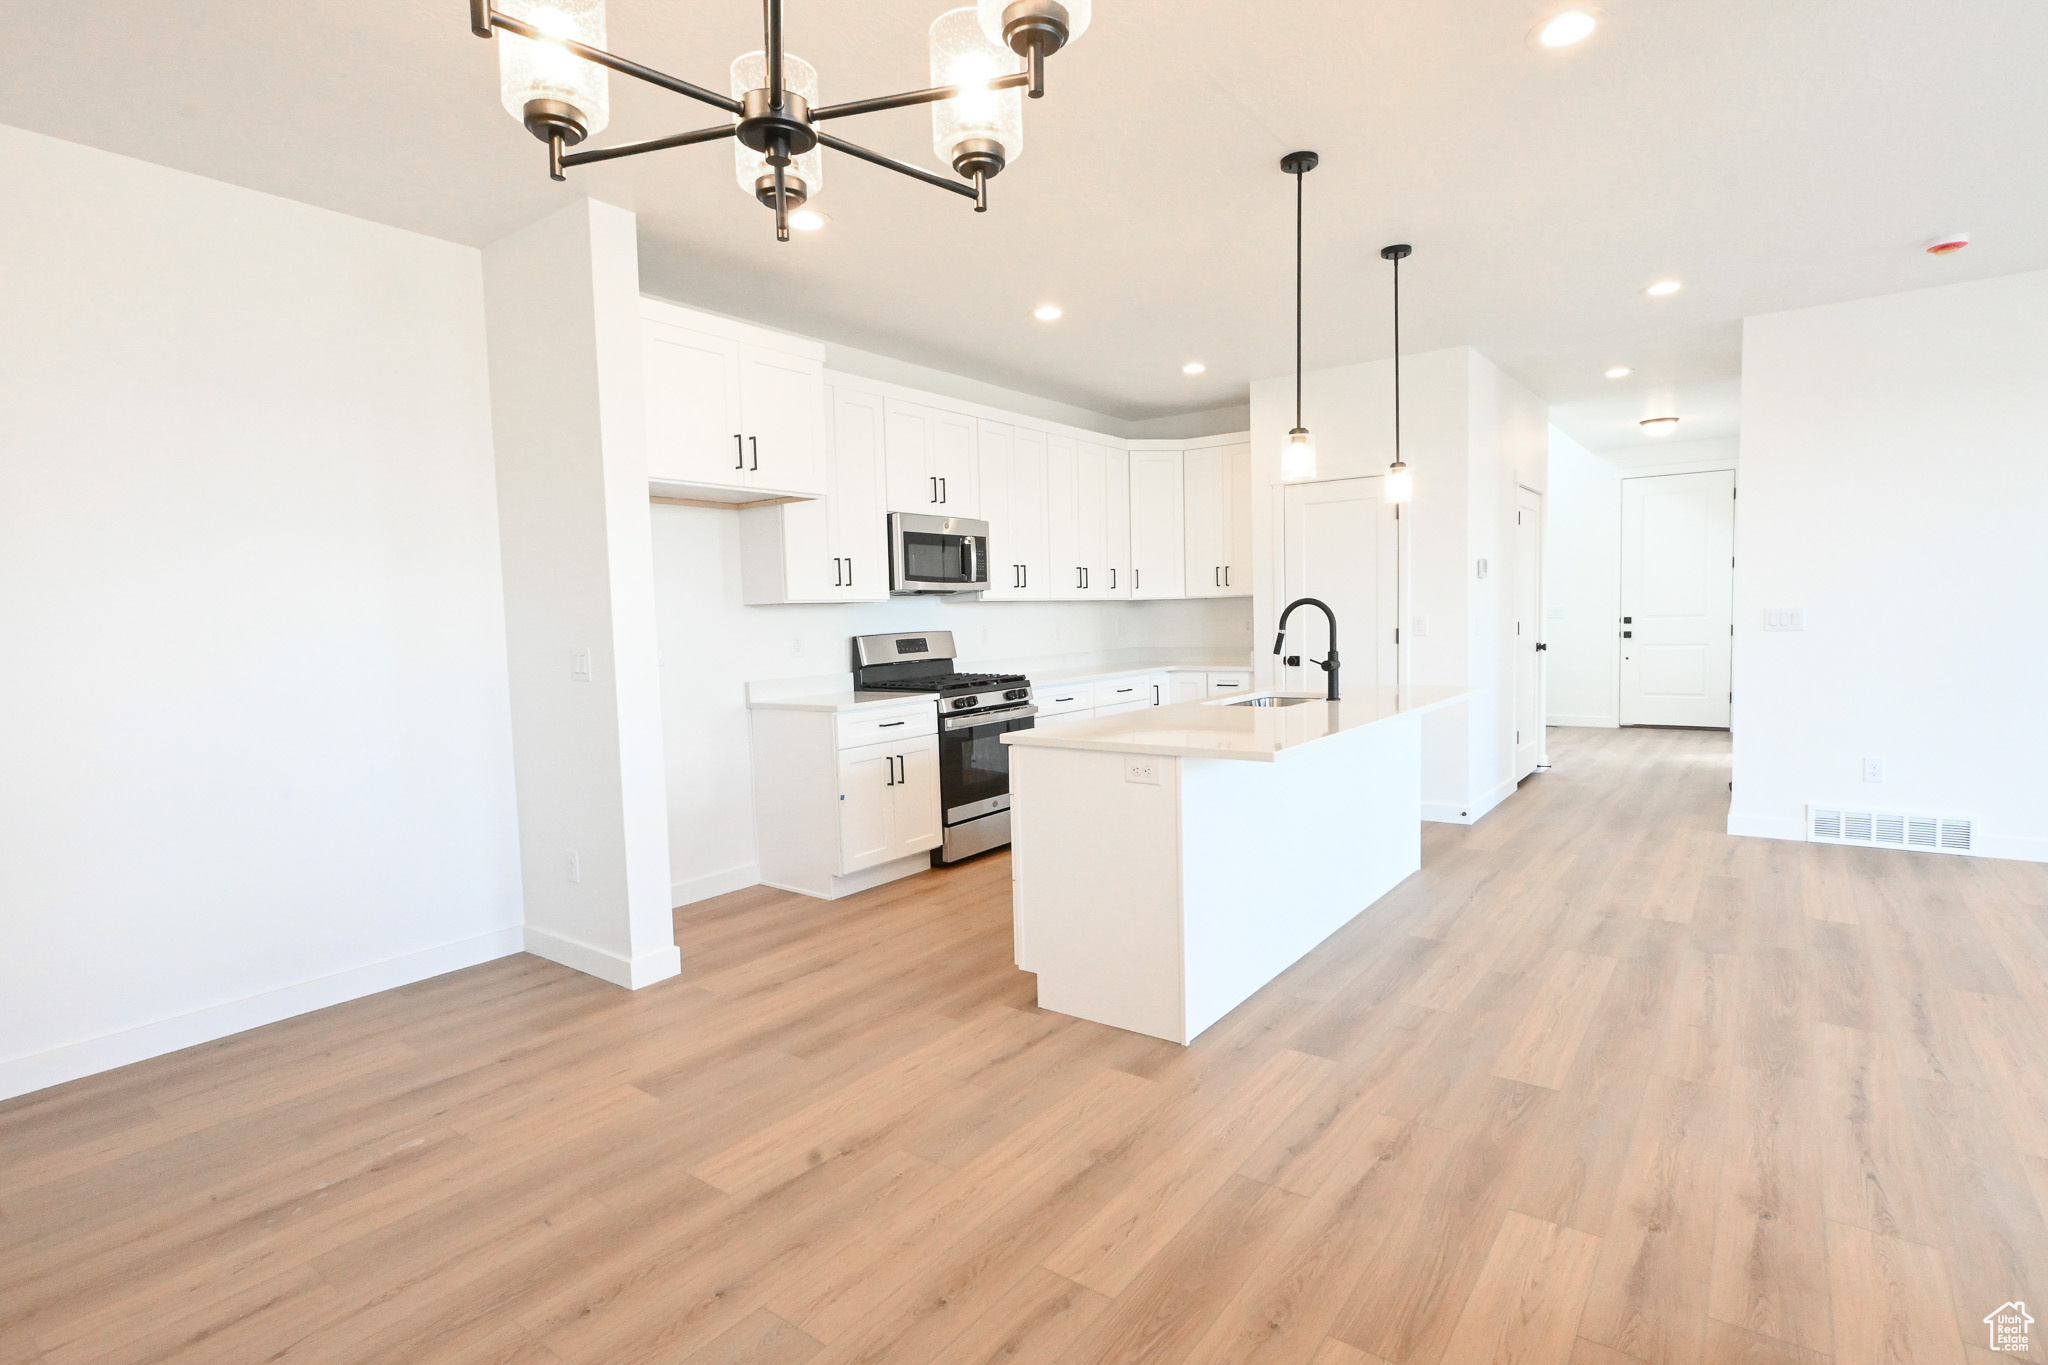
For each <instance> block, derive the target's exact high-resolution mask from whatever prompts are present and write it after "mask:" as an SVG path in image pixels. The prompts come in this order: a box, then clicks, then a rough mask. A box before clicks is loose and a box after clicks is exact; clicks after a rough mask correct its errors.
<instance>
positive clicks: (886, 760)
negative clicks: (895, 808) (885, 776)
mask: <svg viewBox="0 0 2048 1365" xmlns="http://www.w3.org/2000/svg"><path fill="white" fill-rule="evenodd" d="M882 766H883V767H885V768H887V769H888V770H889V780H888V782H886V783H885V784H883V785H885V786H890V787H893V786H895V785H896V760H895V759H893V758H891V757H889V755H887V754H883V755H882Z"/></svg>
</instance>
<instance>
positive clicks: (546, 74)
mask: <svg viewBox="0 0 2048 1365" xmlns="http://www.w3.org/2000/svg"><path fill="white" fill-rule="evenodd" d="M783 3H784V0H764V3H763V5H762V21H763V22H762V30H763V33H762V38H763V41H762V45H761V50H760V51H758V52H750V53H746V54H745V55H743V56H741V57H740V58H738V59H737V60H736V61H734V62H733V64H732V68H731V72H730V80H729V81H728V84H727V88H728V89H729V90H730V91H731V94H729V95H726V94H720V93H719V92H718V91H716V90H713V89H710V88H708V87H705V86H701V85H697V84H694V83H693V82H690V81H687V80H684V79H682V78H681V77H680V76H671V75H669V74H668V73H666V72H662V71H657V70H655V69H654V68H653V67H650V66H644V65H642V64H641V63H639V62H635V61H631V60H629V59H627V58H625V57H621V56H619V55H617V54H616V53H612V52H608V51H606V50H605V48H604V41H605V19H604V0H502V8H501V7H500V3H499V0H469V29H470V32H472V33H474V34H475V35H476V36H477V37H479V38H497V39H498V41H499V43H500V44H501V46H500V48H499V53H498V65H499V97H500V99H501V100H502V101H503V102H504V105H505V108H506V110H507V112H509V113H510V114H511V115H512V116H513V117H514V118H516V119H518V120H519V122H520V123H521V124H522V125H524V126H525V128H526V130H527V131H528V132H530V133H532V134H533V135H534V136H535V137H537V138H539V139H540V140H541V141H542V142H544V143H546V144H547V149H548V174H549V175H550V176H552V177H553V178H554V179H556V180H566V179H567V178H568V172H569V171H570V170H571V169H572V168H574V167H577V166H585V165H589V164H591V163H593V162H598V161H614V160H617V159H618V158H620V157H628V156H640V155H642V154H644V153H647V152H659V151H666V150H669V149H670V148H674V147H688V146H692V145H694V144H696V143H699V142H721V141H724V140H725V139H726V138H732V139H734V140H735V144H736V145H735V148H734V152H733V170H734V175H735V177H736V178H737V179H738V181H739V184H740V188H741V189H743V190H745V191H746V192H747V193H748V194H749V195H750V196H752V197H753V198H755V199H757V200H759V201H760V202H761V203H763V204H765V205H767V206H768V207H769V208H770V209H772V210H774V213H775V235H776V237H777V239H778V240H781V241H785V242H786V241H788V240H789V214H790V210H792V209H794V208H796V207H797V206H798V205H800V204H803V203H805V202H806V201H808V200H810V199H812V198H814V197H815V196H816V195H817V193H818V191H819V190H820V189H821V188H823V186H824V183H825V160H824V151H825V150H827V149H829V150H831V151H835V152H840V153H843V154H844V155H847V156H850V157H853V158H855V159H856V160H860V161H865V162H867V163H869V164H870V165H874V166H880V167H882V168H883V169H884V170H890V171H894V172H896V173H897V174H899V175H904V176H908V177H910V178H911V179H913V180H922V181H923V182H924V183H925V184H927V185H931V186H934V187H936V188H938V189H942V190H946V191H949V192H951V193H953V194H957V195H961V196H963V197H965V198H968V199H971V200H973V201H974V211H975V212H976V213H985V212H987V211H988V182H989V181H990V179H992V178H993V177H994V176H995V175H996V174H998V173H999V172H1000V171H1001V170H1002V169H1003V167H1004V166H1005V165H1007V164H1008V163H1009V162H1011V161H1013V160H1015V159H1016V158H1017V156H1018V155H1019V154H1020V153H1022V151H1023V150H1024V95H1025V94H1029V95H1030V96H1031V98H1033V99H1037V98H1039V97H1040V96H1042V95H1044V94H1045V59H1046V58H1047V57H1049V56H1051V55H1052V54H1053V53H1055V52H1058V51H1059V50H1060V49H1061V48H1063V47H1065V46H1067V45H1068V44H1069V43H1071V42H1073V40H1074V39H1076V38H1078V37H1080V36H1081V34H1082V33H1083V32H1084V31H1085V30H1086V29H1087V27H1088V21H1089V19H1090V17H1091V14H1090V6H1089V4H1088V0H1064V3H1063V2H1062V0H1009V3H1007V4H995V5H991V4H989V3H987V2H986V0H984V2H983V3H982V4H981V5H980V6H979V7H978V8H977V7H976V6H971V5H970V6H967V7H964V8H961V9H956V10H953V11H951V12H949V13H946V14H942V15H940V16H939V18H938V20H937V22H935V23H934V24H933V25H932V27H931V64H932V80H933V82H934V83H933V84H932V85H931V86H929V87H928V88H926V89H923V90H906V91H903V92H902V93H900V94H895V95H880V96H877V97H875V98H872V99H863V100H849V101H847V102H846V103H844V104H831V105H821V104H819V103H818V72H817V68H815V67H813V66H812V65H811V64H810V63H809V62H806V61H804V60H803V59H802V58H800V57H796V56H792V55H791V54H790V53H789V51H788V50H787V49H786V48H785V47H784V45H783V41H782V11H783ZM613 73H617V74H619V75H623V76H630V77H632V78H633V79H635V80H638V81H644V82H646V83H647V84H649V85H653V86H658V87H660V88H661V89H663V90H667V91H669V92H670V93H672V94H677V95H681V96H683V97H684V98H686V99H692V100H695V101H697V102H698V103H700V104H707V105H710V106H712V107H713V108H715V109H718V110H720V111H721V112H722V114H723V115H724V117H725V121H723V122H720V123H714V124H712V125H710V126H709V127H705V128H693V129H690V130H688V131H686V132H680V133H671V134H669V135H668V136H666V137H657V138H649V139H648V140H646V141H644V142H629V143H624V144H621V145H618V146H613V147H596V148H585V149H583V150H581V151H570V150H569V149H570V148H572V147H576V146H577V145H578V144H580V143H582V142H584V141H585V140H586V139H588V138H590V137H592V136H594V135H595V134H597V133H598V132H600V131H602V130H603V129H604V127H605V125H606V124H607V123H608V122H610V120H611V89H610V84H609V82H610V79H611V76H612V74H613ZM916 104H929V105H931V106H932V147H933V150H935V151H936V152H937V153H938V154H939V157H940V159H941V160H942V161H943V162H944V163H945V164H946V166H947V168H948V169H949V170H950V171H951V172H952V174H950V175H942V174H938V173H935V172H933V171H929V170H926V169H925V168H924V167H922V166H917V165H913V164H911V163H910V162H907V161H899V160H897V159H896V158H895V157H893V156H888V155H885V154H883V153H881V152H878V151H875V150H873V149H872V148H868V147H864V146H861V145H860V144H859V143H855V142H849V141H847V140H846V139H845V138H842V137H838V136H836V135H834V134H833V133H831V132H830V131H828V127H827V125H828V124H829V123H830V122H831V121H832V120H836V119H842V118H849V117H852V116H855V115H859V114H872V113H878V112H880V111H882V110H884V109H902V108H907V107H909V106H911V105H916Z"/></svg>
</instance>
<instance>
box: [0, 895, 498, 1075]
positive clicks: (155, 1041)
mask: <svg viewBox="0 0 2048 1365" xmlns="http://www.w3.org/2000/svg"><path fill="white" fill-rule="evenodd" d="M519 950H520V930H519V926H517V925H512V926H510V927H507V928H504V929H494V930H492V931H491V932H489V933H486V934H478V935H476V936H475V937H473V938H465V939H458V940H456V941H455V942H453V943H443V944H440V945H439V946H437V947H433V948H422V949H420V950H419V951H418V952H415V953H406V954H403V955H401V956H399V957H392V958H386V959H385V960H383V961H382V962H372V963H369V964H367V965H366V966H361V967H351V968H348V969H347V970H344V971H339V972H333V973H330V974H329V975H326V976H316V977H313V978H312V979H311V980H307V981H300V982H297V983H296V984H294V985H290V986H280V987H279V988H277V989H276V990H271V991H263V992H261V993H260V994H257V995H250V996H244V997H243V998H242V999H240V1000H229V1001H226V1002H224V1003H222V1004H218V1005H209V1006H207V1007H206V1008H205V1009H198V1010H193V1011H192V1012H191V1013H189V1014H180V1015H174V1016H173V1017H171V1018H169V1019H159V1020H157V1021H155V1022H154V1023H149V1024H141V1025H138V1026H136V1027H135V1028H131V1029H123V1030H121V1031H120V1032H119V1033H108V1034H103V1035H101V1036H100V1037H98V1038H88V1039H86V1040H85V1041H84V1042H79V1043H67V1044H65V1045H64V1046H62V1047H54V1048H51V1049H49V1050H48V1051H47V1052H34V1053H30V1054H29V1055H28V1056H26V1057H14V1058H11V1059H9V1060H7V1061H4V1062H0V1099H11V1098H13V1097H14V1096H16V1095H26V1094H28V1093H29V1092H31V1091H34V1090H41V1089H43V1088H45V1087H46V1086H52V1085H62V1084H63V1083H64V1082H66V1081H75V1080H77V1079H78V1078H79V1077H81V1076H91V1075H95V1074H97V1073H99V1072H102V1071H111V1070H113V1069H114V1068H115V1067H120V1066H128V1065H130V1064H131V1063H134V1062H140V1061H146V1060H147V1059H149V1058H151V1057H161V1056H163V1055H164V1054H165V1053H168V1052H177V1051H179V1050H180V1049H182V1048H188V1047H195V1046H197V1045H198V1044H200V1043H210V1042H212V1041H213V1040H214V1039H216V1038H225V1037H227V1036H228V1035H229V1034H232V1033H241V1032H243V1031H244V1030H247V1029H252V1028H260V1027H262V1026H263V1025H265V1024H274V1023H276V1022H278V1021H279V1020H280V1019H290V1018H292V1017H293V1016H294V1015H300V1014H306V1013H308V1012H310V1011H312V1010H320V1009H326V1008H327V1007H328V1006H329V1005H339V1004H342V1003H343V1002H345V1001H349V1000H360V999H361V998H363V997H364V996H366V995H375V994H377V993H378V992H379V991H388V990H391V989H393V988H394V987H397V986H408V985H411V984H412V983H413V982H415V981H425V980H426V979H427V978H429V977H434V976H441V975H444V974H445V973H448V972H454V971H460V970H462V969H463V968H464V967H474V966H476V965H477V964H478V963H480V962H490V961H492V960H494V959H496V958H501V957H510V956H511V955H512V954H514V953H516V952H518V951H519Z"/></svg>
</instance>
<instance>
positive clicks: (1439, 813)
mask: <svg viewBox="0 0 2048 1365" xmlns="http://www.w3.org/2000/svg"><path fill="white" fill-rule="evenodd" d="M1520 785H1521V782H1520V780H1519V779H1517V778H1512V777H1511V778H1508V779H1507V780H1506V781H1504V782H1502V783H1501V784H1500V785H1499V786H1497V787H1495V788H1493V789H1492V790H1491V791H1489V792H1487V793H1485V794H1484V795H1482V796H1481V797H1480V798H1479V799H1478V800H1477V801H1474V802H1471V803H1469V804H1467V805H1464V806H1460V805H1456V804H1455V803H1452V802H1448V801H1425V802H1423V803H1422V818H1423V819H1424V820H1427V821H1433V822H1435V823H1436V824H1439V825H1476V824H1478V823H1479V822H1480V821H1481V820H1483V819H1485V818H1486V814H1487V812H1488V811H1491V810H1492V809H1493V808H1494V807H1495V806H1498V805H1499V804H1500V803H1501V802H1503V801H1505V800H1507V799H1508V798H1509V797H1510V796H1513V795H1514V794H1515V788H1516V787H1518V786H1520Z"/></svg>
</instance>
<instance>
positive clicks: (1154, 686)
mask: <svg viewBox="0 0 2048 1365" xmlns="http://www.w3.org/2000/svg"><path fill="white" fill-rule="evenodd" d="M1152 704H1153V705H1154V706H1157V705H1159V684H1158V683H1153V684H1152Z"/></svg>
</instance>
